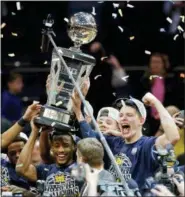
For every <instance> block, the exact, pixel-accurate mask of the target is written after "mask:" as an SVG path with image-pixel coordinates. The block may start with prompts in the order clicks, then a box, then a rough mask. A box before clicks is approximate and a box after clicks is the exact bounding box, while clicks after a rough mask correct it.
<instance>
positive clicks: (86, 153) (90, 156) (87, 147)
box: [77, 138, 104, 167]
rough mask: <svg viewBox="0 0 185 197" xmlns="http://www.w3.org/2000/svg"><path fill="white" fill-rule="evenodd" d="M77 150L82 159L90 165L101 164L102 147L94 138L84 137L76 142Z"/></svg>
mask: <svg viewBox="0 0 185 197" xmlns="http://www.w3.org/2000/svg"><path fill="white" fill-rule="evenodd" d="M77 150H78V151H79V152H80V154H81V155H82V157H83V159H84V161H85V162H86V163H88V164H89V165H90V166H91V167H95V166H96V165H102V164H103V157H104V149H103V146H102V144H101V143H100V142H99V141H98V140H97V139H96V138H85V139H82V140H80V141H79V142H78V144H77Z"/></svg>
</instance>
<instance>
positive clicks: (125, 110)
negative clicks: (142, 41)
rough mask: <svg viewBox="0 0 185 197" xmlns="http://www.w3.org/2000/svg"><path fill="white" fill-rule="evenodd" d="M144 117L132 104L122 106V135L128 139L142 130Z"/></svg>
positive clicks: (120, 124) (130, 139) (120, 123)
mask: <svg viewBox="0 0 185 197" xmlns="http://www.w3.org/2000/svg"><path fill="white" fill-rule="evenodd" d="M143 124H144V119H143V118H142V117H141V116H140V115H139V113H138V112H137V111H136V109H135V108H133V107H131V106H127V105H126V106H125V107H122V109H121V110H120V118H119V127H120V131H121V134H122V137H123V138H124V139H125V140H127V141H132V139H133V138H134V137H135V136H136V135H137V133H138V132H141V130H142V125H143Z"/></svg>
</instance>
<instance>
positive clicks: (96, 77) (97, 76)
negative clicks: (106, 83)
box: [94, 75, 102, 80]
mask: <svg viewBox="0 0 185 197" xmlns="http://www.w3.org/2000/svg"><path fill="white" fill-rule="evenodd" d="M99 77H102V75H96V76H95V77H94V80H96V79H98V78H99Z"/></svg>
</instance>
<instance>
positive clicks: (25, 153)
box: [16, 119, 39, 182]
mask: <svg viewBox="0 0 185 197" xmlns="http://www.w3.org/2000/svg"><path fill="white" fill-rule="evenodd" d="M31 127H32V132H31V134H30V137H29V139H28V141H27V143H26V145H25V146H24V148H23V150H22V151H21V153H20V156H19V159H18V161H17V165H16V172H17V173H18V174H20V175H21V176H23V177H25V178H27V179H28V180H30V181H33V182H36V181H37V171H36V167H35V166H34V165H32V164H31V162H32V160H31V155H32V152H33V148H34V145H35V141H36V139H37V137H38V133H39V128H38V127H36V126H35V125H34V123H33V119H32V121H31Z"/></svg>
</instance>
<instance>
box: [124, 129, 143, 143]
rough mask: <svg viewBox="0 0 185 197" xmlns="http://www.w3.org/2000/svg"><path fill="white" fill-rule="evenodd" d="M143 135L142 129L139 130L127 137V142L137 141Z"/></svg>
mask: <svg viewBox="0 0 185 197" xmlns="http://www.w3.org/2000/svg"><path fill="white" fill-rule="evenodd" d="M142 136H143V134H142V131H140V130H138V131H136V133H135V134H134V135H133V136H132V137H131V138H129V139H125V142H126V144H133V143H135V142H137V141H138V140H139V139H140V138H141V137H142Z"/></svg>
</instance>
